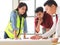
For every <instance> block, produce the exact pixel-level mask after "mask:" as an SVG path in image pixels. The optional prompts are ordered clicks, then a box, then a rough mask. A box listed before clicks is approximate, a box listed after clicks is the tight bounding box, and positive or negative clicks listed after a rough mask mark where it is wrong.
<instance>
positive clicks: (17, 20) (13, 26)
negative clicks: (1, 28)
mask: <svg viewBox="0 0 60 45" xmlns="http://www.w3.org/2000/svg"><path fill="white" fill-rule="evenodd" d="M27 10H28V7H27V5H26V4H25V3H23V2H20V3H19V5H18V7H17V9H15V10H13V11H12V12H11V16H10V21H9V23H8V26H7V28H6V30H5V33H4V38H5V39H6V38H11V39H18V38H20V35H21V34H22V30H24V39H25V38H26V33H27V24H26V17H27Z"/></svg>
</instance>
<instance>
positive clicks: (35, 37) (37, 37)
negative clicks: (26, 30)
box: [30, 35, 42, 40]
mask: <svg viewBox="0 0 60 45" xmlns="http://www.w3.org/2000/svg"><path fill="white" fill-rule="evenodd" d="M41 38H42V37H41V36H39V35H34V36H32V37H31V38H30V39H33V40H38V39H41Z"/></svg>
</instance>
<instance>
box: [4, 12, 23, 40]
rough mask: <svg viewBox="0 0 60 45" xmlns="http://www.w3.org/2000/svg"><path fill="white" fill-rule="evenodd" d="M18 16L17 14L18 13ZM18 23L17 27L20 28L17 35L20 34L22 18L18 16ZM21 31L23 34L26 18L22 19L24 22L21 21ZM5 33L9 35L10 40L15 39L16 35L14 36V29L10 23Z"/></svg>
mask: <svg viewBox="0 0 60 45" xmlns="http://www.w3.org/2000/svg"><path fill="white" fill-rule="evenodd" d="M16 14H17V13H16ZM16 21H17V23H16V27H17V28H18V30H17V34H18V33H19V28H20V27H19V26H20V17H19V16H18V15H17V20H16ZM21 22H22V23H21V31H20V33H22V32H23V31H22V29H23V26H24V18H23V17H22V20H21ZM5 32H6V33H7V35H8V36H9V38H11V39H13V38H14V34H13V28H12V24H11V22H9V23H8V26H7V28H6V30H5ZM18 38H20V35H19V36H18Z"/></svg>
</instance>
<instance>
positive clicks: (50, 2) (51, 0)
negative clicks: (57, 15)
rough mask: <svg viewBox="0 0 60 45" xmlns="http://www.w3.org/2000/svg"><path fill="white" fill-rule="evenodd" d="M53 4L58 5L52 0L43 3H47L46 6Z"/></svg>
mask: <svg viewBox="0 0 60 45" xmlns="http://www.w3.org/2000/svg"><path fill="white" fill-rule="evenodd" d="M53 4H54V5H55V6H56V7H57V6H58V5H57V3H56V2H55V1H54V0H48V1H46V2H45V3H44V6H46V5H48V6H52V5H53Z"/></svg>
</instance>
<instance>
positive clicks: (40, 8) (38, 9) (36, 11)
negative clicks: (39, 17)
mask: <svg viewBox="0 0 60 45" xmlns="http://www.w3.org/2000/svg"><path fill="white" fill-rule="evenodd" d="M39 11H40V12H43V7H38V8H37V9H36V10H35V13H38V12H39Z"/></svg>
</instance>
